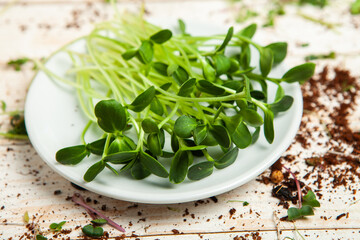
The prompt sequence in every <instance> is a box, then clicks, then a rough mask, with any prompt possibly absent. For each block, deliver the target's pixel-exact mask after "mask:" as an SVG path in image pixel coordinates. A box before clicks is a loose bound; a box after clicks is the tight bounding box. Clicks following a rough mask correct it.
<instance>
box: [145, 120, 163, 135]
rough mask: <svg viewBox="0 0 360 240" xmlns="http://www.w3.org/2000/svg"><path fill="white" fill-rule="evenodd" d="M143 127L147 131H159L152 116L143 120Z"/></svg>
mask: <svg viewBox="0 0 360 240" xmlns="http://www.w3.org/2000/svg"><path fill="white" fill-rule="evenodd" d="M141 127H142V129H143V130H144V132H146V133H158V132H159V127H158V125H157V123H156V122H155V121H154V120H152V119H150V118H145V119H144V120H143V121H142V122H141Z"/></svg>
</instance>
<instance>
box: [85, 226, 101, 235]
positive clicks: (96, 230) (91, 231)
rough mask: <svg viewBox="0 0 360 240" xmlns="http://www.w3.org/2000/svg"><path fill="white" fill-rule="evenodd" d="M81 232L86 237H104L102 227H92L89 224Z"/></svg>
mask: <svg viewBox="0 0 360 240" xmlns="http://www.w3.org/2000/svg"><path fill="white" fill-rule="evenodd" d="M82 232H83V233H84V234H85V235H86V236H88V237H101V236H103V235H104V229H103V228H102V227H94V226H93V225H91V224H88V225H86V226H84V227H83V228H82Z"/></svg>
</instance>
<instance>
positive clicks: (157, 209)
mask: <svg viewBox="0 0 360 240" xmlns="http://www.w3.org/2000/svg"><path fill="white" fill-rule="evenodd" d="M0 153H1V160H0V167H1V169H4V172H5V174H4V175H2V176H0V183H1V184H2V187H1V190H0V195H1V196H3V199H4V200H3V201H2V203H1V205H3V206H4V209H3V210H1V211H0V213H1V215H0V216H1V217H0V223H1V222H3V221H7V222H8V223H21V222H22V216H23V214H24V213H25V212H26V211H28V213H29V215H30V218H31V219H32V217H33V216H35V219H34V221H35V222H38V224H39V227H40V229H42V230H43V231H45V230H46V229H48V226H49V224H50V223H52V222H59V221H62V220H65V221H69V222H68V224H67V226H66V227H67V228H72V229H74V228H75V227H76V226H78V225H79V226H84V225H86V224H87V223H89V217H88V216H86V214H85V215H84V214H83V213H84V210H83V209H82V208H79V207H76V206H74V204H73V203H72V202H71V201H68V200H66V199H67V198H68V197H69V196H72V194H73V193H74V192H78V190H76V189H74V188H73V187H72V186H71V185H70V183H69V182H68V181H67V180H65V179H63V178H62V177H61V176H59V175H58V174H56V173H54V172H53V171H52V170H51V169H50V168H49V167H48V166H47V165H46V164H45V163H44V162H43V161H42V160H41V159H40V158H39V156H38V155H37V154H36V152H35V151H34V149H33V148H32V147H31V145H24V146H2V147H0ZM354 187H355V188H358V185H355V186H354ZM56 190H60V191H61V194H59V195H55V194H54V192H55V191H56ZM335 191H336V192H337V193H338V194H337V195H335V196H334V192H333V191H332V190H330V189H328V190H323V191H322V194H323V195H324V197H323V199H322V200H321V204H322V207H321V208H320V209H318V210H317V212H316V215H315V216H313V217H311V218H308V219H306V220H298V221H297V222H296V225H297V227H298V228H300V229H319V230H321V229H323V228H326V229H332V228H333V229H335V228H337V229H347V228H357V227H358V223H359V221H360V205H359V204H352V203H353V202H354V200H353V199H352V198H353V196H351V195H350V194H348V193H347V191H346V189H341V188H340V189H336V190H335ZM80 192H81V191H80ZM270 192H271V186H266V185H263V184H260V183H258V182H256V181H252V182H250V183H248V184H245V185H244V186H242V187H239V188H237V189H235V190H233V191H230V192H228V193H225V194H222V195H219V196H217V200H218V202H217V203H215V202H213V201H212V200H210V199H204V200H203V202H189V203H183V204H171V205H151V204H137V205H136V206H135V207H134V204H133V203H129V202H125V201H119V200H114V199H110V198H107V197H101V196H99V195H97V194H94V193H91V192H88V191H86V192H81V194H82V195H83V196H84V197H85V198H90V199H91V202H89V204H90V205H92V206H93V207H95V208H97V209H99V210H101V209H105V211H104V213H105V214H106V215H107V216H109V217H110V218H112V219H114V220H115V221H116V222H118V223H119V224H121V225H122V226H123V227H124V228H125V229H126V231H127V232H128V233H131V232H135V233H136V234H138V235H147V234H149V235H162V234H172V230H173V229H176V230H178V231H179V232H184V233H186V234H191V233H206V232H229V231H258V230H262V231H266V230H274V229H275V224H276V223H279V228H280V229H292V228H293V225H292V223H288V222H278V221H275V220H274V215H273V214H274V211H276V215H277V216H278V217H282V216H285V215H286V211H285V210H284V209H282V208H281V207H278V206H277V202H278V200H276V199H275V198H272V197H271V194H270ZM90 199H89V200H90ZM231 199H237V200H246V201H248V202H249V203H250V205H249V206H245V207H244V206H242V204H241V203H236V202H235V203H234V202H228V200H231ZM351 204H352V205H351ZM103 205H106V206H103ZM0 207H1V206H0ZM232 208H234V209H236V212H235V213H234V214H233V215H232V216H231V217H230V209H232ZM210 209H211V210H210ZM342 213H345V214H347V213H349V215H348V216H345V217H343V218H341V219H340V220H336V217H337V216H338V215H340V214H342ZM325 218H327V220H325ZM106 230H108V231H109V233H110V236H112V235H113V234H114V235H115V236H116V235H117V234H118V233H117V232H116V231H114V230H111V228H109V227H106ZM5 232H6V233H5V234H8V233H9V234H10V235H5V236H9V237H10V236H11V234H13V233H12V232H11V231H10V230H9V231H5ZM74 234H75V235H73V236H72V237H76V234H78V231H74Z"/></svg>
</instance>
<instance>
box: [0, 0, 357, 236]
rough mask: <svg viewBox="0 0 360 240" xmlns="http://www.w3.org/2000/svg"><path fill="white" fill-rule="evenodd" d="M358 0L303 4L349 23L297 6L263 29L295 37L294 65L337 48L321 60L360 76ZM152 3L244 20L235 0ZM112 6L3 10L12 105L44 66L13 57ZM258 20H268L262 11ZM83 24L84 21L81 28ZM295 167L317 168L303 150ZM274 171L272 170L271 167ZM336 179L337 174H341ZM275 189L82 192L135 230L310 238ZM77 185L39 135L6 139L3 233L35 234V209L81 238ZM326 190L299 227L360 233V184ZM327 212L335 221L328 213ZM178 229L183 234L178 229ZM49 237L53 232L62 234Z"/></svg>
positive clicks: (4, 75) (1, 1) (0, 209)
mask: <svg viewBox="0 0 360 240" xmlns="http://www.w3.org/2000/svg"><path fill="white" fill-rule="evenodd" d="M9 2H12V1H5V0H0V8H2V7H5V6H6V5H7V3H9ZM244 2H245V4H252V5H254V6H255V8H256V9H257V11H259V12H261V13H266V11H267V9H269V7H271V6H269V3H268V2H267V1H265V0H256V1H255V0H254V1H244ZM349 2H350V1H341V0H337V1H335V0H334V1H331V6H329V7H327V8H325V9H323V10H320V9H316V8H313V7H304V8H302V11H305V12H307V13H309V14H313V15H315V16H317V17H323V18H325V19H326V21H329V22H337V23H340V24H341V26H339V27H337V28H336V29H335V30H329V29H326V28H324V27H323V26H320V25H318V24H315V23H313V22H310V21H307V20H305V19H303V18H301V17H299V16H298V15H297V14H296V12H297V8H296V7H295V6H288V7H287V8H286V11H287V13H286V15H284V16H281V17H278V18H277V19H276V23H275V27H274V28H263V29H260V30H259V31H258V33H257V35H256V38H257V39H258V40H259V41H261V42H262V43H264V44H266V43H268V42H272V41H287V42H288V43H289V53H288V59H287V64H288V65H289V66H291V65H295V64H300V63H302V62H303V61H304V60H303V59H304V56H306V55H308V54H313V53H328V52H330V51H336V53H338V57H337V58H336V59H335V60H330V61H318V62H317V63H318V67H317V70H318V71H319V70H321V68H322V66H324V65H330V66H339V65H340V66H342V67H344V68H347V69H349V70H351V72H352V74H353V75H355V76H359V75H360V68H359V66H360V29H359V28H356V27H355V25H356V24H357V25H359V24H360V16H357V17H353V16H350V14H348V6H349ZM140 3H141V1H119V6H120V8H124V9H126V8H128V9H133V10H134V9H135V10H136V9H138V8H139V6H140ZM236 6H239V5H236ZM146 9H147V10H148V12H149V14H150V16H160V17H162V18H164V17H169V18H173V19H177V18H182V19H184V20H189V21H202V22H205V21H206V22H209V24H217V25H234V24H235V23H234V16H235V14H236V11H237V9H236V8H235V7H234V6H232V5H230V3H229V2H227V1H220V0H211V1H210V0H196V1H190V0H188V1H180V0H171V1H170V0H169V1H163V0H153V1H147V2H146ZM111 12H112V11H111V7H110V6H109V4H106V3H104V2H103V1H101V0H94V1H88V2H87V1H84V0H64V1H55V0H27V1H25V0H24V1H20V2H19V1H18V2H15V3H14V4H13V5H12V6H11V7H9V8H8V9H7V10H6V11H3V12H2V13H1V15H0V100H4V101H6V103H7V106H8V107H7V108H8V110H9V111H11V110H19V109H23V106H24V101H25V96H26V91H27V88H28V86H29V83H30V80H31V78H32V76H33V74H34V72H33V71H32V70H31V67H32V66H31V64H27V65H26V66H25V67H24V68H23V70H22V71H20V72H15V71H14V70H13V69H11V68H9V67H7V65H6V62H7V61H9V60H10V59H16V58H19V57H29V58H41V57H45V56H47V55H49V54H50V53H51V52H53V51H54V50H56V49H57V48H59V47H60V46H62V45H63V44H65V43H67V42H69V41H71V40H72V39H75V38H77V37H79V36H82V35H84V34H86V33H88V32H89V31H90V30H91V29H92V23H93V22H98V21H101V20H104V19H107V18H109V17H110V16H111ZM263 15H264V14H263ZM254 21H256V22H259V23H260V22H261V21H263V19H262V17H261V16H260V17H258V18H255V19H254ZM74 23H79V27H77V26H76V24H74ZM235 25H236V26H238V27H241V26H242V25H237V24H235ZM299 43H310V46H309V47H307V48H299V47H297V45H298V44H299ZM358 80H359V79H358ZM359 105H360V103H359ZM359 113H360V110H359V108H357V110H355V111H354V116H353V120H354V121H353V122H354V123H355V124H354V127H357V126H359V125H358V124H356V122H357V123H358V122H359V116H360V114H359ZM7 123H8V117H7V116H4V115H2V116H0V124H2V125H1V127H0V130H1V131H6V129H7V128H8V124H7ZM323 150H324V149H322V148H321V147H318V148H313V149H302V148H301V146H299V144H295V146H293V148H292V149H291V150H290V151H289V152H288V153H287V154H297V153H298V152H303V155H301V156H312V155H313V154H316V153H317V152H321V151H323ZM288 166H289V167H290V168H291V169H293V170H294V171H300V172H301V173H302V174H303V173H306V172H307V171H309V168H308V167H307V166H306V165H305V164H304V161H303V160H302V159H301V157H300V158H298V159H296V161H294V162H293V163H291V164H290V163H289V165H288ZM264 174H265V175H268V172H267V173H264ZM311 182H312V180H309V181H307V182H306V184H308V185H309V186H310V187H312V188H314V189H316V186H314V185H312V183H311ZM327 182H331V179H328V180H327ZM329 186H330V185H329ZM359 188H360V183H359V182H358V181H357V182H356V183H353V184H352V185H351V189H357V190H360V189H359ZM271 189H272V185H264V184H262V183H259V182H257V181H256V180H253V181H251V182H249V183H247V184H245V185H244V186H241V187H239V188H237V189H234V190H233V191H231V192H228V193H225V194H222V195H219V196H217V200H218V201H217V203H215V202H214V201H213V200H211V199H204V202H189V203H183V204H172V205H150V204H136V205H134V203H130V202H124V201H119V200H114V199H110V198H107V197H101V196H98V195H97V194H93V193H91V192H88V191H84V192H81V193H82V195H83V196H85V197H89V198H91V199H92V202H90V203H89V204H90V205H92V206H94V207H95V208H97V209H100V210H101V208H105V207H102V206H103V205H106V210H105V211H104V213H105V214H106V215H107V216H109V217H110V218H112V219H113V220H114V221H115V222H117V223H119V224H120V225H122V226H123V227H124V228H125V229H126V236H127V237H126V239H136V238H138V239H144V240H148V239H149V240H150V239H162V240H170V239H184V240H190V239H236V237H237V236H238V237H240V236H243V237H244V239H256V238H253V235H251V233H254V232H258V233H259V236H261V237H262V239H277V238H279V239H285V238H286V237H291V238H294V239H300V236H299V235H298V234H297V233H296V232H295V231H294V225H293V224H292V223H291V222H281V221H279V220H278V218H280V217H283V216H285V215H286V210H285V209H283V208H282V207H281V206H277V204H278V200H277V199H275V198H273V197H271ZM56 190H61V194H59V195H54V191H56ZM75 191H78V190H76V189H74V188H73V187H72V186H71V185H70V182H68V181H67V180H65V179H63V178H62V177H61V176H59V175H58V174H56V173H54V172H53V171H52V170H51V169H50V168H49V167H48V166H47V165H46V164H45V163H44V162H43V161H42V160H41V159H40V158H39V156H38V155H37V154H36V152H35V150H34V149H33V148H32V146H31V144H30V143H29V142H27V141H12V140H7V139H0V239H11V237H12V239H20V238H21V236H23V235H24V234H25V233H29V234H30V233H31V232H29V231H27V229H26V227H25V226H24V224H23V215H24V213H25V212H26V211H28V213H29V216H30V219H31V221H32V219H33V217H34V222H36V223H38V226H39V227H40V229H41V230H42V231H46V230H47V229H48V227H49V224H50V223H52V222H60V221H62V220H66V221H68V222H67V223H66V225H65V226H64V229H72V232H71V234H69V235H66V236H67V237H71V239H81V238H82V237H81V229H75V227H76V226H78V225H82V226H84V225H85V224H87V223H88V221H89V217H88V216H87V215H85V214H84V212H85V211H84V209H82V208H80V207H78V206H75V205H74V204H73V203H72V202H71V201H68V200H66V198H67V197H68V196H71V195H72V194H73V193H74V192H75ZM320 192H321V193H322V194H323V198H322V199H321V204H322V206H321V208H319V209H318V210H317V211H316V215H315V216H313V217H309V218H307V219H303V220H298V221H296V227H297V229H298V230H299V232H300V233H301V234H302V235H303V236H304V237H305V238H306V239H360V204H351V203H353V202H354V201H355V199H360V198H359V197H360V191H358V192H359V193H357V194H356V195H354V194H353V191H350V190H348V188H344V187H338V188H336V189H332V188H331V187H324V188H323V189H321V191H320ZM354 197H355V198H354ZM234 199H236V200H246V201H248V202H249V203H250V205H248V206H243V205H242V203H237V202H228V200H234ZM95 200H96V201H98V203H97V204H96V201H95ZM94 201H95V202H94ZM232 208H235V209H236V212H235V213H234V214H233V215H232V216H231V217H230V213H229V210H230V209H232ZM187 213H189V214H187ZM342 213H349V215H348V217H343V218H341V219H340V220H336V216H338V215H340V214H342ZM324 217H326V218H327V219H328V220H327V221H326V220H324ZM276 226H277V227H278V229H280V230H281V231H280V233H277V228H276ZM174 229H176V230H178V231H179V232H180V233H181V235H175V234H174V231H173V230H174ZM105 230H106V231H108V232H109V234H110V236H111V237H114V239H115V237H117V236H120V235H119V232H117V231H116V230H114V229H112V228H111V227H108V226H105ZM132 233H134V234H136V235H138V236H135V235H132ZM249 234H250V235H249ZM47 237H49V239H50V238H51V237H52V234H48V235H47ZM22 239H34V238H26V237H23V238H22ZM58 239H61V237H59V238H58ZM239 239H240V238H239Z"/></svg>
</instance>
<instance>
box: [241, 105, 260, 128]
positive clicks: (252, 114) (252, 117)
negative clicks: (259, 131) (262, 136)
mask: <svg viewBox="0 0 360 240" xmlns="http://www.w3.org/2000/svg"><path fill="white" fill-rule="evenodd" d="M240 115H241V116H242V117H243V120H244V122H246V123H247V124H249V125H250V126H252V127H260V126H261V125H263V123H264V121H263V119H262V117H261V116H260V114H259V113H257V112H256V111H255V110H252V109H249V108H245V109H241V111H240Z"/></svg>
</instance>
